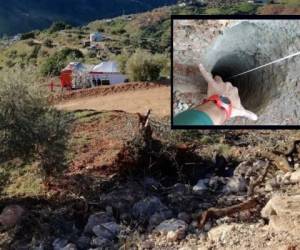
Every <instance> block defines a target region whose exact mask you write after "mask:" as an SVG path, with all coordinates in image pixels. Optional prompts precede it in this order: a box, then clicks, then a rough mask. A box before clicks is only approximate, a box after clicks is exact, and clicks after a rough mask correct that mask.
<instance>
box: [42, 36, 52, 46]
mask: <svg viewBox="0 0 300 250" xmlns="http://www.w3.org/2000/svg"><path fill="white" fill-rule="evenodd" d="M43 45H44V46H46V47H48V48H52V47H53V41H52V40H51V39H49V38H47V39H46V40H45V41H44V42H43Z"/></svg>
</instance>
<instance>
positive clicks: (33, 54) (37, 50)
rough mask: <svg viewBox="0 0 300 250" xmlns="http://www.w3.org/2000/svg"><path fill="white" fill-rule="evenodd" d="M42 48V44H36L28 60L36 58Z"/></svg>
mask: <svg viewBox="0 0 300 250" xmlns="http://www.w3.org/2000/svg"><path fill="white" fill-rule="evenodd" d="M40 49H41V45H40V44H38V45H34V47H33V50H32V52H31V53H30V54H29V55H28V58H27V59H28V61H29V60H31V59H33V58H34V59H36V58H37V57H38V54H39V51H40Z"/></svg>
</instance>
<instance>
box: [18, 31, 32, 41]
mask: <svg viewBox="0 0 300 250" xmlns="http://www.w3.org/2000/svg"><path fill="white" fill-rule="evenodd" d="M34 38H35V32H33V31H32V32H27V33H24V34H22V35H21V37H20V39H21V40H26V39H34Z"/></svg>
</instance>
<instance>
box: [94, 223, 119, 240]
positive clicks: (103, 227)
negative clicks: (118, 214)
mask: <svg viewBox="0 0 300 250" xmlns="http://www.w3.org/2000/svg"><path fill="white" fill-rule="evenodd" d="M93 232H94V234H95V235H97V236H98V237H101V238H104V239H107V240H114V239H115V238H116V237H117V236H118V234H119V232H120V226H119V225H118V224H117V223H116V222H108V223H102V224H100V225H97V226H95V227H93Z"/></svg>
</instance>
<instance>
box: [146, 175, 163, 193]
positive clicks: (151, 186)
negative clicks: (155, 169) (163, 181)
mask: <svg viewBox="0 0 300 250" xmlns="http://www.w3.org/2000/svg"><path fill="white" fill-rule="evenodd" d="M144 187H145V189H146V190H150V191H153V190H154V191H157V190H158V189H159V188H160V187H161V185H160V183H159V182H158V181H157V180H155V179H154V178H152V177H146V178H145V179H144Z"/></svg>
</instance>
